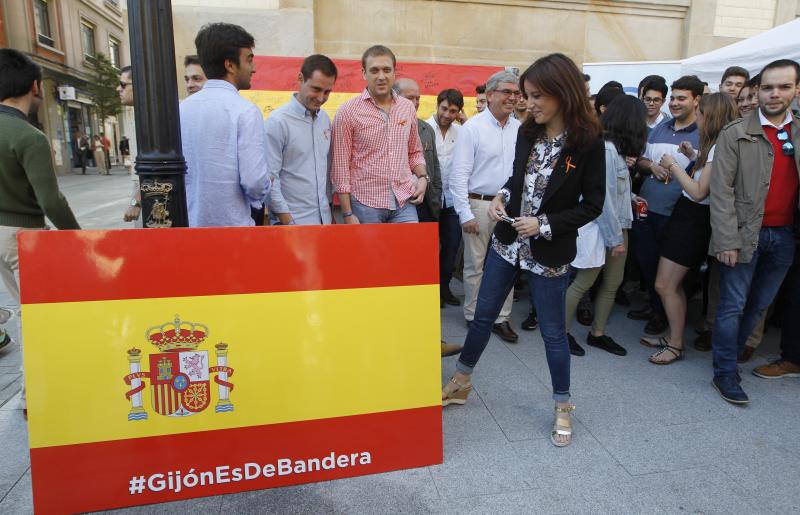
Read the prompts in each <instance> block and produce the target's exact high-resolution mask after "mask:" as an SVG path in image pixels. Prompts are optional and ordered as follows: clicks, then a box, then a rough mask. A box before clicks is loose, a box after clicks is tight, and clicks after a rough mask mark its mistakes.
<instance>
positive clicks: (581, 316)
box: [575, 295, 594, 326]
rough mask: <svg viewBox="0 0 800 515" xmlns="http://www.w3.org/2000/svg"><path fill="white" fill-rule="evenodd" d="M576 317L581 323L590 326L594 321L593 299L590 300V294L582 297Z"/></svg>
mask: <svg viewBox="0 0 800 515" xmlns="http://www.w3.org/2000/svg"><path fill="white" fill-rule="evenodd" d="M575 319H576V320H577V321H578V323H579V324H581V325H585V326H590V325H592V322H593V321H594V313H593V312H592V301H591V300H589V296H588V295H584V296H583V297H581V300H580V301H579V302H578V309H577V311H576V313H575Z"/></svg>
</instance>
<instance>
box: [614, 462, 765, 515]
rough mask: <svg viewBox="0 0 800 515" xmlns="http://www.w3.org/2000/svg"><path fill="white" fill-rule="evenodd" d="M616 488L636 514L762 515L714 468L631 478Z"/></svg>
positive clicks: (748, 496)
mask: <svg viewBox="0 0 800 515" xmlns="http://www.w3.org/2000/svg"><path fill="white" fill-rule="evenodd" d="M620 489H621V490H622V494H623V496H624V498H626V500H627V502H628V503H629V504H631V505H633V511H635V512H638V513H653V512H663V513H703V514H714V513H719V514H721V515H727V514H731V513H766V511H765V510H763V508H759V506H758V504H756V503H755V502H754V499H753V498H752V497H751V496H750V495H748V493H747V492H746V491H744V490H743V489H742V488H740V486H739V485H738V484H737V483H736V482H735V481H733V480H732V479H731V478H730V477H728V476H727V475H726V474H725V473H724V472H722V471H720V470H719V469H718V468H716V467H703V468H696V469H690V470H681V471H676V472H663V473H658V474H647V475H644V476H638V477H633V478H631V479H629V480H628V481H626V482H624V483H622V484H621V485H620Z"/></svg>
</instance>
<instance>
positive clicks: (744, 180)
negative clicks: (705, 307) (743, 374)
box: [710, 59, 800, 405]
mask: <svg viewBox="0 0 800 515" xmlns="http://www.w3.org/2000/svg"><path fill="white" fill-rule="evenodd" d="M799 84H800V65H798V64H797V63H796V62H794V61H791V60H787V59H782V60H779V61H774V62H772V63H770V64H768V65H767V66H766V67H765V68H764V70H763V71H762V72H761V85H760V87H759V89H758V101H759V108H758V110H756V111H755V112H753V113H752V114H751V115H750V116H748V117H747V118H744V119H740V120H737V121H735V122H733V123H731V124H730V125H728V126H727V127H726V128H725V129H723V131H722V132H721V133H720V135H719V138H718V139H717V143H716V150H715V157H714V162H713V170H712V173H713V175H712V177H711V229H712V236H711V248H710V253H711V254H712V255H715V256H716V257H717V260H719V262H720V264H721V266H720V302H719V307H718V308H717V318H716V320H715V322H714V330H713V340H712V348H713V352H714V379H713V381H712V384H713V386H714V388H716V389H717V391H718V392H719V394H720V395H721V396H722V398H723V399H725V400H726V401H728V402H731V403H733V404H737V405H744V404H747V403H748V401H749V399H748V398H747V394H745V392H744V390H742V387H741V385H740V384H739V383H740V380H741V379H740V378H739V373H738V369H737V366H736V358H737V355H738V353H739V352H740V351H741V350H742V349H743V348H744V345H745V342H746V340H747V337H748V336H749V335H750V333H751V332H752V331H753V328H754V327H755V325H756V323H757V322H758V321H759V319H760V318H761V317H762V316H763V314H764V311H765V310H766V309H767V307H769V305H770V303H771V302H772V300H773V299H774V298H775V295H776V294H777V292H778V289H779V288H780V286H781V283H782V282H783V279H784V277H785V276H786V272H787V271H788V269H789V266H790V265H791V264H792V260H793V258H794V251H795V239H794V231H793V226H794V223H795V212H796V211H797V208H798V188H799V187H800V174H798V170H800V119H798V118H797V117H795V116H794V115H793V113H792V111H791V108H790V107H791V104H792V101H793V100H794V98H795V96H797V92H798V86H799Z"/></svg>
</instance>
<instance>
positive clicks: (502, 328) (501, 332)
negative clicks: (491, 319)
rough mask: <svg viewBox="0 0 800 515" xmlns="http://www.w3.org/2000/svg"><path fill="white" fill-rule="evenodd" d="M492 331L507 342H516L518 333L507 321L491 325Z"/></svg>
mask: <svg viewBox="0 0 800 515" xmlns="http://www.w3.org/2000/svg"><path fill="white" fill-rule="evenodd" d="M492 332H493V333H494V334H496V335H497V336H499V337H500V338H502V339H503V340H505V341H507V342H508V343H517V340H519V335H518V334H517V333H515V332H514V330H513V329H511V324H509V323H508V322H501V323H499V324H494V325H493V326H492Z"/></svg>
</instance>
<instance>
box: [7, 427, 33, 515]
mask: <svg viewBox="0 0 800 515" xmlns="http://www.w3.org/2000/svg"><path fill="white" fill-rule="evenodd" d="M0 435H2V445H0V463H2V464H3V466H2V467H0V481H17V480H18V479H19V478H20V477H22V475H23V474H24V473H25V471H26V470H28V468H29V467H30V458H29V453H28V425H27V423H26V422H25V419H23V418H22V416H21V415H20V413H19V412H16V411H0ZM0 513H2V510H0Z"/></svg>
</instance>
